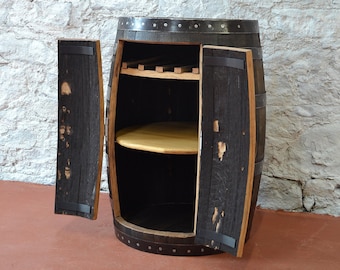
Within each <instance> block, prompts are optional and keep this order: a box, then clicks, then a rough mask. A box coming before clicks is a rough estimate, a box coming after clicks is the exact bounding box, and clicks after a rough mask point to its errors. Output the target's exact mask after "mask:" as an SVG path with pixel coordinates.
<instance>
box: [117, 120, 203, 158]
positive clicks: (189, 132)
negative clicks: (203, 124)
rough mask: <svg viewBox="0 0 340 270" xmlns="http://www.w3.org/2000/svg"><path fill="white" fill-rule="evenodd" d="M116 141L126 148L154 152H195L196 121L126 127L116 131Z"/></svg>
mask: <svg viewBox="0 0 340 270" xmlns="http://www.w3.org/2000/svg"><path fill="white" fill-rule="evenodd" d="M116 142H117V143H118V144H120V145H121V146H124V147H127V148H131V149H136V150H142V151H149V152H155V153H162V154H179V155H190V154H197V152H198V134H197V123H194V122H157V123H151V124H147V125H139V126H132V127H127V128H124V129H122V130H119V131H118V132H117V136H116Z"/></svg>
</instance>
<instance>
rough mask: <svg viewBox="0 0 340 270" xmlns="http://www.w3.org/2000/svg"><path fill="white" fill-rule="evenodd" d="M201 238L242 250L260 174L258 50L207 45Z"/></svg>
mask: <svg viewBox="0 0 340 270" xmlns="http://www.w3.org/2000/svg"><path fill="white" fill-rule="evenodd" d="M202 76H203V78H202V93H201V94H202V104H201V114H202V116H201V134H202V135H201V150H200V151H201V153H200V158H199V160H200V161H199V169H198V179H199V180H198V186H199V188H198V196H197V200H198V204H197V207H198V209H197V211H198V212H197V224H196V239H195V241H196V243H197V244H202V245H206V246H209V247H211V248H213V249H219V250H222V251H225V252H228V253H231V254H233V255H235V256H238V257H240V256H242V252H243V245H244V242H245V236H246V232H247V226H248V218H249V210H250V204H251V194H252V186H253V176H254V162H255V148H256V147H255V146H256V126H255V125H256V117H255V90H254V75H253V61H252V52H251V51H250V50H245V49H236V48H226V47H225V48H223V47H214V46H204V47H203V62H202Z"/></svg>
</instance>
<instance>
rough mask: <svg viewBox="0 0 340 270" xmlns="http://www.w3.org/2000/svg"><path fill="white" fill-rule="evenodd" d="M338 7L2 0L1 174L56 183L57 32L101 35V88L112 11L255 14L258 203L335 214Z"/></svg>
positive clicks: (339, 150) (279, 2)
mask: <svg viewBox="0 0 340 270" xmlns="http://www.w3.org/2000/svg"><path fill="white" fill-rule="evenodd" d="M339 12H340V1H339V0H327V1H318V0H302V1H293V0H274V1H269V0H263V1H255V0H235V1H234V0H233V1H232V0H200V1H194V0H174V1H164V0H140V1H137V2H136V1H135V0H124V1H123V0H117V1H109V0H73V1H70V0H60V1H43V0H7V1H2V3H1V4H0V179H2V180H16V181H25V182H34V183H41V184H54V183H55V170H56V151H57V79H58V78H57V72H58V71H57V39H59V38H87V39H100V40H101V47H102V60H103V76H104V86H105V89H104V90H105V93H106V91H107V84H108V79H109V70H110V61H111V56H112V53H113V44H114V41H115V34H116V26H117V18H118V17H120V16H150V17H186V18H195V17H197V18H223V19H256V20H258V21H259V25H260V31H261V40H262V46H263V61H264V69H265V81H266V90H267V137H266V157H265V166H264V171H263V177H262V183H261V189H260V193H259V200H258V204H259V205H260V206H261V207H263V208H270V209H283V210H287V211H311V212H315V213H325V214H330V215H335V216H340V135H339V134H340V27H339V25H340V16H339ZM105 166H106V165H105V164H104V167H105ZM104 171H105V168H104V169H103V177H102V179H103V185H102V188H103V189H104V190H107V184H106V173H105V172H104Z"/></svg>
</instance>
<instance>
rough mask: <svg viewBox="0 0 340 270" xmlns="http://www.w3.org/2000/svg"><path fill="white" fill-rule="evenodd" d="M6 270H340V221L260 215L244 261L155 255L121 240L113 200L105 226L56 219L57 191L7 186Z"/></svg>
mask: <svg viewBox="0 0 340 270" xmlns="http://www.w3.org/2000/svg"><path fill="white" fill-rule="evenodd" d="M0 206H1V210H0V236H1V238H0V269H1V270H2V269H4V270H9V269H18V270H19V269H20V270H25V269H30V270H38V269H42V270H48V269H58V270H59V269H63V270H67V269H72V270H77V269H82V270H87V269H89V270H92V269H95V270H101V269H111V270H120V269H129V270H130V269H131V270H138V269H143V270H145V269H148V270H153V269H155V270H156V269H157V270H159V269H164V270H166V269H172V270H181V269H183V270H184V269H185V270H188V269H195V270H201V269H202V270H203V269H207V270H208V269H209V270H218V269H226V270H228V269H231V270H233V269H261V270H266V269H270V270H275V269H308V270H313V269H318V270H319V269H324V270H332V269H340V255H339V251H340V233H339V230H340V218H334V217H329V216H323V215H313V214H307V213H285V212H276V211H269V210H263V209H257V210H256V213H255V218H254V224H253V229H252V234H251V238H250V240H249V241H248V242H247V243H246V245H245V251H244V256H243V258H241V259H237V258H234V257H232V256H230V255H228V254H219V255H212V256H202V257H172V256H162V255H155V254H149V253H145V252H141V251H138V250H135V249H132V248H130V247H128V246H125V245H124V244H122V243H121V242H119V241H118V240H117V239H116V238H115V236H114V234H113V225H112V214H111V206H110V203H109V197H108V194H106V193H102V194H101V199H100V204H99V215H98V220H96V221H89V220H86V219H83V218H79V217H71V216H62V215H54V214H53V210H54V186H43V185H35V184H26V183H20V182H8V181H0Z"/></svg>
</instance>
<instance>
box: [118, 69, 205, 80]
mask: <svg viewBox="0 0 340 270" xmlns="http://www.w3.org/2000/svg"><path fill="white" fill-rule="evenodd" d="M120 74H125V75H130V76H138V77H144V78H156V79H172V80H191V81H198V80H199V79H200V74H196V73H192V72H183V73H175V72H170V71H164V72H157V71H156V70H139V69H137V68H122V69H121V71H120Z"/></svg>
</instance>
